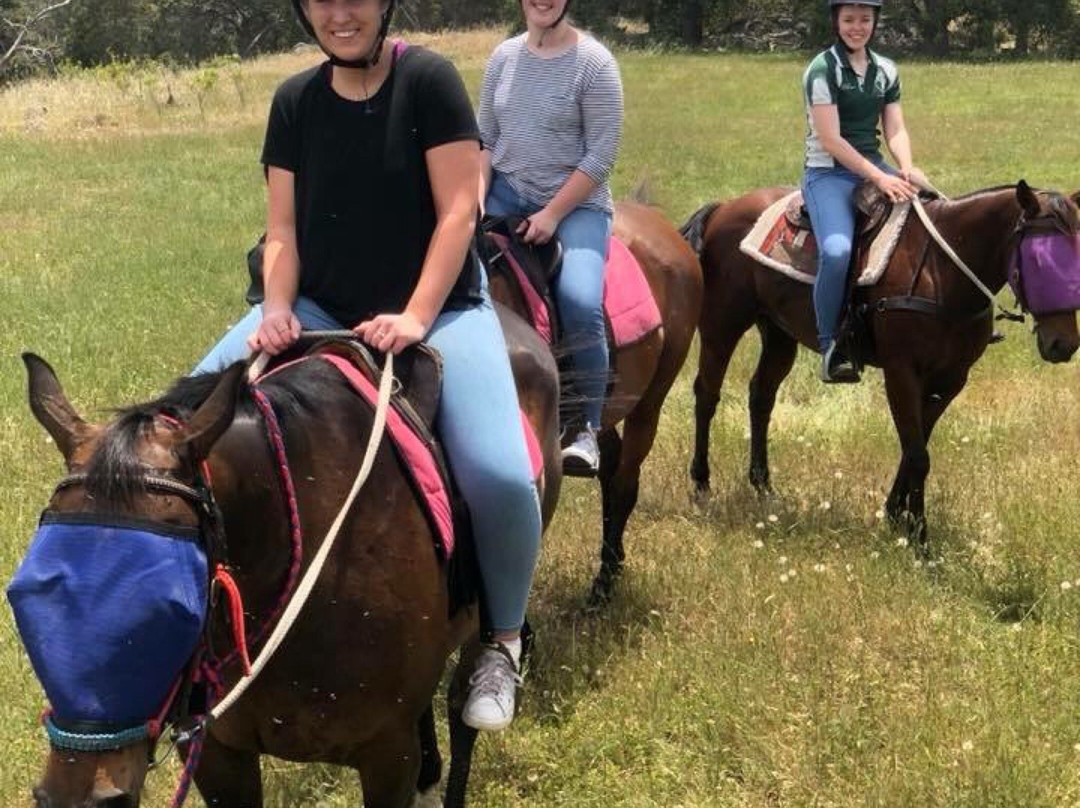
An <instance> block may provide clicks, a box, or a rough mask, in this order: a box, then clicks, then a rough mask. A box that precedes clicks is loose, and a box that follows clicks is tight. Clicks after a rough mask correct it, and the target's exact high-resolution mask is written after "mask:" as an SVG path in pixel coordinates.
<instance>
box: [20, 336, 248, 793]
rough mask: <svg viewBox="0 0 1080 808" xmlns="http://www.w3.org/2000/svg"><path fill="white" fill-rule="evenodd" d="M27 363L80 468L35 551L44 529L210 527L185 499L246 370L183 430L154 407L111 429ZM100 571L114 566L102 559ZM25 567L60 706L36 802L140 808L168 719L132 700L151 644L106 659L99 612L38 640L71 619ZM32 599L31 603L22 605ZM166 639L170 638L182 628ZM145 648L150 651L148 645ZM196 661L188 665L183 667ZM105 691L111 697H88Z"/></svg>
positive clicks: (44, 410)
mask: <svg viewBox="0 0 1080 808" xmlns="http://www.w3.org/2000/svg"><path fill="white" fill-rule="evenodd" d="M23 359H24V362H25V364H26V368H27V372H28V376H29V385H28V386H29V399H30V409H31V411H32V412H33V414H34V416H35V418H36V419H37V420H38V422H39V423H40V424H41V425H42V426H43V427H44V428H45V430H46V431H47V432H48V433H49V435H50V436H51V437H52V439H53V441H54V442H55V444H56V446H57V448H58V449H59V450H60V453H61V454H62V455H63V458H64V462H65V464H66V466H67V471H68V476H67V477H66V478H65V480H64V481H63V482H61V484H60V485H59V486H58V487H57V489H56V491H55V492H54V494H53V496H52V499H51V500H50V503H49V507H48V510H47V511H46V515H45V516H43V518H42V527H41V528H39V531H38V537H37V538H35V545H38V544H39V540H40V541H42V542H43V534H42V529H44V528H45V527H47V526H48V527H54V528H55V527H61V526H62V527H65V528H72V529H76V530H77V529H82V530H86V529H91V530H93V529H96V526H97V525H99V524H107V525H110V526H118V525H125V526H129V527H130V526H136V525H141V526H149V527H147V529H152V530H154V531H157V532H156V533H155V534H154V535H155V536H157V537H158V540H159V541H160V540H161V539H160V536H162V535H168V533H169V532H170V531H171V532H173V533H175V534H184V535H187V536H198V535H199V532H200V531H201V530H202V528H203V525H202V524H201V522H202V516H201V515H200V513H199V508H198V503H195V502H192V501H191V499H190V497H188V496H185V495H184V494H183V493H182V492H183V491H184V490H185V489H186V490H188V491H191V492H194V491H195V488H196V487H197V474H198V468H199V465H200V463H201V462H202V461H203V460H205V458H206V457H207V455H208V454H209V451H210V448H211V447H212V446H213V444H214V442H215V441H216V440H217V439H218V437H220V436H221V434H222V433H223V432H224V431H225V429H227V428H228V426H229V424H230V423H231V422H232V419H233V415H234V407H235V401H236V391H237V387H238V384H239V383H240V380H241V378H242V370H243V368H242V366H236V367H234V368H233V369H231V370H230V371H229V372H227V373H226V374H224V375H223V376H222V377H221V378H220V380H219V381H218V383H217V384H216V387H215V388H214V390H213V392H212V393H211V394H210V395H209V397H207V398H206V399H205V402H204V403H203V404H202V406H200V407H199V408H198V409H197V410H196V411H195V412H194V413H193V414H192V415H191V416H190V417H188V418H187V419H185V423H183V424H180V423H179V422H177V421H175V420H172V419H170V418H169V417H167V416H166V415H165V414H163V413H158V412H155V411H154V409H153V408H152V407H143V408H140V409H138V410H136V409H135V408H133V409H132V410H129V411H126V412H121V413H120V414H119V415H118V416H117V417H116V418H115V419H114V420H113V421H112V422H111V423H109V424H107V425H104V426H102V425H97V424H91V423H88V422H87V421H85V420H84V419H83V418H82V417H81V416H80V415H79V413H78V412H77V411H76V409H75V408H74V407H73V406H72V404H71V403H70V402H69V401H68V399H67V397H66V396H65V395H64V391H63V389H62V388H61V386H60V383H59V381H58V380H57V377H56V374H55V373H54V371H53V369H52V368H51V367H50V366H49V365H48V364H47V363H46V362H45V361H44V360H42V359H40V358H39V357H37V356H34V355H32V354H26V355H24V357H23ZM110 529H113V527H110ZM82 535H85V534H82ZM57 538H58V539H64V538H65V537H64V536H62V535H59V536H57ZM66 538H67V539H71V538H73V536H71V535H69V536H67V537H66ZM69 543H70V541H69ZM114 544H115V542H114ZM32 552H33V551H31V553H29V554H28V559H30V558H31V557H32ZM94 564H95V565H97V566H98V567H100V566H108V564H107V562H106V561H105V560H104V559H103V558H102V557H101V556H100V555H99V556H98V559H97V561H95V562H94ZM31 566H32V565H31ZM49 567H50V565H49V564H48V563H47V562H46V563H43V564H42V565H41V567H40V568H39V569H40V570H43V571H44V575H45V576H46V577H48V576H49V575H52V573H51V572H49V571H48V570H49ZM24 569H25V566H24V568H21V569H20V571H19V573H17V574H16V578H15V579H13V581H12V588H11V590H10V591H9V596H10V597H12V604H13V607H15V611H16V618H17V621H18V622H19V628H20V632H21V633H22V634H23V639H24V642H26V644H27V649H28V652H29V654H30V656H31V661H32V662H33V663H34V667H35V672H36V673H37V674H38V677H39V678H40V679H41V680H42V683H43V685H45V690H46V695H47V696H48V697H49V700H50V702H51V704H52V712H51V714H50V715H49V716H48V718H47V720H46V726H47V728H48V731H49V737H50V744H51V751H50V754H49V757H48V760H47V763H46V767H45V774H44V776H43V778H42V780H41V783H40V785H39V786H38V787H37V788H35V789H34V791H33V798H34V801H35V805H36V806H38V808H91V807H93V806H98V807H100V808H106V807H109V806H111V808H135V807H136V806H138V805H139V801H140V798H141V792H142V788H143V781H144V779H145V777H146V773H147V770H148V768H149V762H150V757H151V754H152V752H153V744H154V740H155V737H154V736H155V729H154V728H155V727H159V726H160V722H155V721H154V720H153V719H155V716H154V715H153V714H147V713H154V712H156V711H157V709H158V708H157V707H152V708H150V709H149V710H145V711H142V712H141V710H143V709H144V708H142V707H139V706H132V705H133V702H132V701H131V694H130V693H125V692H124V691H125V690H126V689H128V688H129V687H130V682H131V681H132V680H142V681H145V676H144V674H143V672H142V671H137V670H136V666H138V665H142V664H144V662H143V661H142V660H140V659H138V657H140V656H141V653H140V650H141V647H140V648H134V649H131V650H128V651H125V650H123V649H119V650H116V651H115V653H113V655H112V656H111V657H110V656H109V655H107V654H100V653H99V652H100V648H99V647H98V646H99V645H100V643H99V638H98V631H99V628H101V627H100V626H99V622H104V621H108V620H109V619H110V615H105V614H102V613H99V612H97V611H95V612H94V613H95V623H94V624H93V625H76V624H74V623H84V622H85V621H69V622H72V623H73V624H72V625H70V626H68V628H66V629H60V631H59V635H56V634H53V635H52V639H51V640H49V641H40V642H39V641H36V640H34V639H33V636H34V635H35V632H36V628H35V626H34V622H35V621H34V617H35V615H36V614H40V613H41V612H42V611H45V610H51V612H52V614H53V616H54V617H55V618H56V621H57V622H63V621H64V619H65V618H66V617H68V616H70V615H67V614H64V615H56V611H55V604H54V603H52V602H49V603H46V602H45V600H43V599H42V597H41V595H40V593H41V591H42V589H40V588H38V589H35V586H34V584H33V582H32V581H31V579H32V578H33V577H34V575H33V573H30V574H28V575H27V576H26V577H24V578H22V579H21V582H20V575H21V574H23V572H24ZM99 574H100V576H101V578H100V580H99V581H96V582H94V583H93V584H92V586H96V585H100V586H98V591H100V592H104V593H107V592H108V591H109V589H110V588H114V587H111V586H110V581H109V579H108V577H107V575H108V572H107V571H105V572H101V573H99ZM53 578H54V579H55V576H53ZM204 583H205V582H204ZM53 586H54V588H60V589H63V590H64V592H62V593H61V596H60V597H62V598H64V599H70V598H71V597H72V595H71V592H72V591H74V587H72V589H71V590H68V589H66V588H65V586H66V585H65V584H55V583H54V584H53ZM20 587H21V590H20ZM46 588H47V587H46ZM20 593H21V595H22V596H25V599H24V600H23V601H22V602H21V604H18V605H17V603H16V600H17V598H19V597H20ZM82 605H85V604H80V606H82ZM114 605H116V604H114ZM120 607H121V608H123V605H122V604H120ZM155 614H156V612H155ZM143 628H149V630H150V632H151V633H152V632H153V631H155V630H156V629H157V627H156V626H143ZM54 630H55V626H53V627H48V631H49V632H52V631H54ZM161 630H162V631H164V632H168V631H169V630H170V626H168V625H166V626H163V627H161ZM80 634H82V635H83V636H84V637H86V639H85V641H83V642H81V643H80V642H79V641H78V639H76V640H75V641H71V638H72V637H74V638H78V637H79V635H80ZM57 636H59V644H60V645H64V646H66V647H63V648H51V649H50V648H49V647H48V646H50V645H52V646H55V645H57V644H58V643H57V639H56V638H57ZM133 642H134V643H135V644H136V645H137V644H138V640H137V639H136V640H134V641H133ZM180 653H181V654H183V653H185V652H183V651H181V652H180ZM95 655H96V659H95V661H94V662H92V663H91V662H84V663H80V662H78V661H72V662H68V663H65V662H64V661H63V660H64V659H65V658H67V659H70V658H71V657H74V659H75V660H78V659H80V658H82V659H84V660H88V659H90V658H95ZM186 662H187V660H186V659H185V660H183V662H182V663H181V667H182V666H183V665H184V664H186ZM174 664H175V661H174ZM72 666H73V667H76V668H78V669H79V676H75V675H73V674H72V672H71V671H70V670H69V668H70V667H72ZM80 666H82V667H80ZM84 668H85V669H84ZM87 673H90V674H92V676H91V678H92V679H93V682H92V683H88V682H86V681H75V680H76V678H79V679H81V678H83V677H82V674H87ZM178 674H179V670H177V669H171V670H167V671H164V672H163V673H162V676H161V677H158V678H159V680H160V681H161V682H165V683H166V684H164V685H163V686H162V687H161V688H160V692H151V691H153V690H154V689H155V686H153V685H151V686H150V687H149V690H148V692H147V693H146V694H145V698H142V701H143V702H145V703H153V704H156V705H161V704H166V703H167V702H169V701H170V700H171V698H170V692H171V691H170V688H171V683H172V682H173V681H175V680H176V678H177V676H178ZM98 686H100V687H101V688H102V690H103V691H104V692H95V693H86V692H85V691H86V690H87V689H96V688H97V687H98ZM110 691H112V692H110ZM134 703H137V702H134ZM102 704H111V705H112V709H114V710H122V709H123V708H124V707H125V705H126V706H129V707H131V709H132V710H133V712H128V713H127V714H121V713H118V714H116V715H107V714H104V713H105V712H107V710H105V711H104V712H103V713H102V714H96V713H95V710H96V709H97V707H94V708H93V709H91V707H90V705H98V706H100V705H102ZM144 727H146V728H147V729H146V731H145V732H144V731H142V730H143V728H144ZM102 728H107V729H102ZM80 732H82V733H87V734H86V735H80ZM101 734H111V739H112V740H115V744H111V743H110V742H108V741H103V742H101V743H89V744H86V743H83V741H84V739H86V738H93V737H96V736H98V735H101ZM110 746H111V747H112V748H110Z"/></svg>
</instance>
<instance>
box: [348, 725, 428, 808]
mask: <svg viewBox="0 0 1080 808" xmlns="http://www.w3.org/2000/svg"><path fill="white" fill-rule="evenodd" d="M421 759H422V752H421V746H420V733H419V732H418V731H417V725H416V724H406V725H404V726H400V727H397V726H394V727H389V728H388V729H387V730H386V731H384V732H382V733H380V734H379V735H378V736H377V737H375V738H374V739H373V740H372V741H371V742H370V743H366V744H364V746H363V748H362V750H361V752H360V753H359V754H358V755H357V756H356V761H355V763H354V764H353V767H354V768H355V769H356V770H357V772H359V773H360V786H361V788H363V790H364V808H410V806H411V805H412V804H413V799H414V798H415V797H416V784H417V783H418V782H419V774H420V768H421Z"/></svg>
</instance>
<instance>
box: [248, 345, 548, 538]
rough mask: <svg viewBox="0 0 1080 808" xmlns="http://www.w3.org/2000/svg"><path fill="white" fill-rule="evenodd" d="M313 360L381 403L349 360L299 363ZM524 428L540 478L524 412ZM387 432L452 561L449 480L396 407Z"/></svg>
mask: <svg viewBox="0 0 1080 808" xmlns="http://www.w3.org/2000/svg"><path fill="white" fill-rule="evenodd" d="M310 358H315V359H321V360H323V361H325V362H329V363H330V364H331V365H333V366H334V367H335V368H337V370H338V371H339V372H340V373H341V375H342V376H344V377H345V380H346V381H348V383H349V385H350V386H351V387H352V388H353V390H355V391H356V392H357V393H358V394H359V395H360V396H361V397H362V398H363V399H364V400H365V401H367V402H368V403H369V404H371V406H372V407H374V406H375V405H376V404H377V402H378V400H379V390H378V388H377V387H376V386H375V385H374V384H373V383H372V382H371V380H370V379H368V378H367V376H365V375H364V374H363V373H362V372H361V371H360V369H359V368H358V367H356V365H354V364H353V363H352V362H350V361H349V360H348V359H346V358H345V357H343V356H338V355H336V354H331V353H325V354H318V355H316V356H315V357H308V358H305V359H298V360H296V362H304V361H308V359H310ZM291 364H295V362H288V363H286V364H284V365H281V366H279V367H277V368H275V369H274V370H272V371H271V372H270V374H268V375H273V374H274V373H277V372H278V371H280V370H282V368H285V367H287V366H288V365H291ZM521 428H522V431H523V433H524V435H525V443H526V445H527V447H528V450H529V463H530V465H531V468H532V474H533V479H538V478H539V477H540V474H541V472H542V471H543V470H544V456H543V452H542V451H541V449H540V441H539V439H538V438H537V436H536V432H535V431H534V430H533V428H532V424H531V423H530V422H529V419H528V418H526V417H525V413H524V412H522V413H521ZM386 431H387V433H388V434H389V435H390V439H391V440H392V441H393V442H394V446H395V447H397V450H398V453H399V455H400V456H401V458H402V460H404V462H405V463H406V465H408V467H409V469H410V472H411V473H412V475H413V479H414V480H415V481H416V484H417V487H418V488H419V490H420V493H421V496H422V498H423V505H424V507H425V508H427V510H428V512H429V513H430V514H431V518H432V521H433V522H434V524H435V527H436V529H437V531H438V534H439V535H438V538H439V542H440V544H441V546H442V549H443V553H444V557H445V558H450V556H451V555H453V552H454V516H453V510H452V506H451V500H450V492H449V490H448V488H447V481H446V480H444V479H443V475H442V473H441V472H440V470H439V464H438V462H437V461H436V459H435V457H434V456H433V455H432V453H431V450H430V449H429V448H428V446H427V444H426V443H425V442H424V441H423V440H422V439H421V438H420V436H419V435H417V434H416V432H415V431H413V428H412V426H411V425H410V424H409V422H408V421H407V420H405V418H404V417H403V416H402V415H401V414H400V413H399V412H398V411H397V410H396V409H394V408H393V407H391V408H390V409H389V411H388V412H387V414H386Z"/></svg>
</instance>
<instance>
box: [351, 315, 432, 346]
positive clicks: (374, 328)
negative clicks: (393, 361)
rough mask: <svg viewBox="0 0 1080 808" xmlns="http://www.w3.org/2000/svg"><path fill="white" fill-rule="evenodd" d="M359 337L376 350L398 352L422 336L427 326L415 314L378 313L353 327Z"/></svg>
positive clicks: (425, 332)
mask: <svg viewBox="0 0 1080 808" xmlns="http://www.w3.org/2000/svg"><path fill="white" fill-rule="evenodd" d="M353 331H355V332H356V333H357V334H359V335H360V338H361V339H362V340H363V341H364V342H366V343H367V344H368V345H370V346H371V347H372V348H374V349H375V350H377V351H382V352H383V353H386V352H387V351H389V352H390V353H393V354H399V353H401V352H402V351H403V350H405V349H406V348H408V347H409V346H410V345H414V344H416V343H417V342H419V341H420V340H422V339H423V338H424V335H425V334H427V328H426V327H425V326H424V324H423V323H422V322H420V318H418V317H417V316H416V315H415V314H411V313H409V312H407V311H406V312H403V313H401V314H380V315H378V316H377V317H373V318H372V319H370V320H365V321H364V322H362V323H360V325H358V326H356V327H355V328H353Z"/></svg>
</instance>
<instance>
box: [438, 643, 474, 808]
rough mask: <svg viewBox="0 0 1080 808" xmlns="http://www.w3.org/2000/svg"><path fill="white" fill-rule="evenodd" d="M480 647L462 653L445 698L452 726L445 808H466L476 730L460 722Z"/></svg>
mask: <svg viewBox="0 0 1080 808" xmlns="http://www.w3.org/2000/svg"><path fill="white" fill-rule="evenodd" d="M478 651H479V647H478V644H477V643H475V642H471V643H468V644H467V645H466V646H465V647H464V648H462V650H461V658H460V659H459V660H458V664H457V667H456V668H455V669H454V676H453V678H452V679H451V680H450V689H449V692H448V693H447V695H446V713H447V719H448V722H449V724H450V772H449V774H447V776H446V797H445V801H444V803H443V805H444V808H465V795H466V791H467V790H468V786H469V772H470V771H471V769H472V756H473V749H474V748H475V746H476V736H477V734H478V733H477V730H475V729H473V728H472V727H470V726H468V725H467V724H466V723H465V722H464V721H462V720H461V714H462V711H463V710H464V709H465V699H466V697H467V695H468V692H469V676H470V675H471V674H472V671H473V670H474V669H475V667H476V654H477V652H478Z"/></svg>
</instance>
